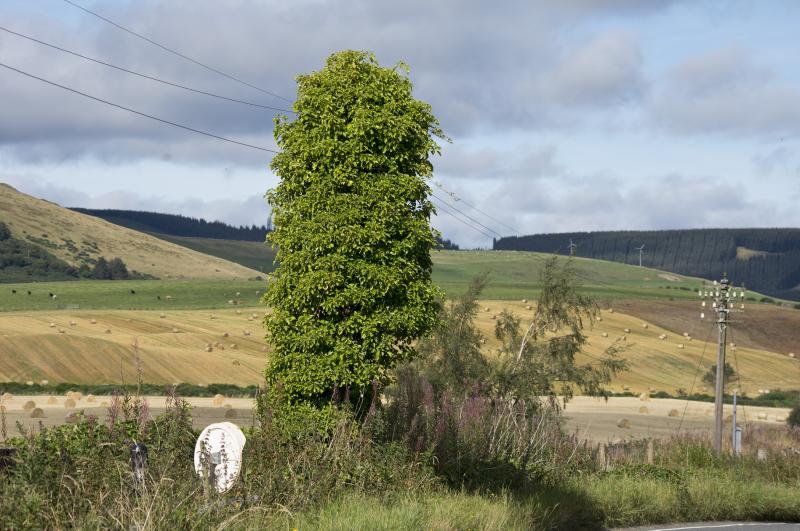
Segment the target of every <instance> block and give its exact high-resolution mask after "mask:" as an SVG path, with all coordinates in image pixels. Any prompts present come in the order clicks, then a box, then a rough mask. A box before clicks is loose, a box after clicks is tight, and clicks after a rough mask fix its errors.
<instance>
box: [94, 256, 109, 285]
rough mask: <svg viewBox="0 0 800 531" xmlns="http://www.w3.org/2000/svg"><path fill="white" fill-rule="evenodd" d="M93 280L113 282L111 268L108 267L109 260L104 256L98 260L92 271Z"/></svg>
mask: <svg viewBox="0 0 800 531" xmlns="http://www.w3.org/2000/svg"><path fill="white" fill-rule="evenodd" d="M92 278H94V279H97V280H111V268H110V267H109V265H108V260H106V259H105V258H103V257H102V256H101V257H100V258H98V259H97V262H96V263H95V264H94V268H93V269H92Z"/></svg>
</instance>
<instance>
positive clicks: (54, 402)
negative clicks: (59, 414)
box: [47, 396, 58, 406]
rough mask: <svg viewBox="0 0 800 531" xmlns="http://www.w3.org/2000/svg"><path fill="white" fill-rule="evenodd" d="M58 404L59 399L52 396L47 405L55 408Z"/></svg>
mask: <svg viewBox="0 0 800 531" xmlns="http://www.w3.org/2000/svg"><path fill="white" fill-rule="evenodd" d="M56 404H58V399H57V398H56V397H54V396H51V397H49V398H48V399H47V405H48V406H54V405H56Z"/></svg>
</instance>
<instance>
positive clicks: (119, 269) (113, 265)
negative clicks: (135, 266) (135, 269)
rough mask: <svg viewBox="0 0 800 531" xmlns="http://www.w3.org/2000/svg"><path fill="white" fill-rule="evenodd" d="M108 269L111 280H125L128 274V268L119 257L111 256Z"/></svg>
mask: <svg viewBox="0 0 800 531" xmlns="http://www.w3.org/2000/svg"><path fill="white" fill-rule="evenodd" d="M108 269H109V273H110V276H111V279H112V280H125V279H127V278H129V276H130V275H129V274H128V268H127V267H126V266H125V262H123V261H122V259H121V258H113V259H112V260H111V261H110V262H109V263H108Z"/></svg>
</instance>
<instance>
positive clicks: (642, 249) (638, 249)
mask: <svg viewBox="0 0 800 531" xmlns="http://www.w3.org/2000/svg"><path fill="white" fill-rule="evenodd" d="M635 249H636V250H637V251H639V267H642V251H644V244H642V246H641V247H635Z"/></svg>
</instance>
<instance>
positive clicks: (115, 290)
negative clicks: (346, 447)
mask: <svg viewBox="0 0 800 531" xmlns="http://www.w3.org/2000/svg"><path fill="white" fill-rule="evenodd" d="M222 241H226V240H222ZM240 243H243V244H247V245H246V246H245V247H246V248H247V249H249V250H250V251H252V249H251V247H252V246H251V245H250V244H251V243H252V242H240ZM255 245H261V244H255ZM548 256H549V255H543V254H538V253H526V252H515V251H437V252H435V253H434V255H433V258H434V264H435V265H434V271H433V280H434V282H435V283H436V284H437V285H439V286H441V287H442V288H443V289H444V290H445V292H446V293H447V294H448V295H450V296H453V295H458V294H459V293H461V292H462V291H464V290H465V289H466V287H467V286H468V285H469V283H470V282H471V280H472V279H473V278H475V276H476V275H478V274H480V273H482V272H488V273H489V284H488V286H487V288H486V290H485V292H484V294H483V297H484V298H487V299H497V300H514V299H522V298H529V299H533V298H535V297H536V295H537V293H538V285H539V274H540V271H541V269H542V267H543V263H544V261H545V260H546V259H547V258H548ZM575 263H576V266H577V267H576V268H577V271H578V274H579V275H580V277H581V280H582V282H583V283H584V286H585V289H584V291H586V292H587V293H590V294H591V295H593V296H595V297H596V298H598V299H599V300H614V299H647V298H654V299H663V300H669V299H677V300H682V299H686V300H693V299H696V298H697V296H696V294H695V292H694V291H691V290H692V289H694V288H697V287H698V286H700V285H701V282H702V281H701V280H699V279H692V278H688V277H681V276H679V275H673V274H671V273H663V272H660V271H655V270H652V269H646V268H638V267H634V266H629V265H624V264H617V263H613V262H603V261H599V260H588V259H580V258H577V259H575ZM263 288H264V282H262V281H247V280H244V279H243V280H192V281H187V280H149V281H113V282H109V281H89V280H86V281H76V282H56V283H50V282H34V283H21V284H4V285H2V286H0V311H19V310H54V309H58V308H63V307H64V306H66V305H77V306H79V307H80V308H81V309H95V310H99V309H145V310H155V309H165V308H170V309H209V308H224V307H226V306H227V305H228V301H229V300H231V299H232V298H236V296H235V294H236V292H240V293H241V296H240V297H238V298H239V299H241V305H243V306H257V305H258V304H259V301H260V297H259V296H256V295H254V293H255V291H256V290H262V291H263ZM667 288H669V289H667ZM131 289H133V290H134V291H136V294H135V295H133V294H131V293H130V290H131ZM13 290H16V292H17V293H16V294H14V293H12V292H13ZM28 291H31V295H28V294H27V292H28ZM49 293H55V294H56V295H57V296H58V297H57V299H56V300H52V299H51V298H49V296H48V295H49ZM167 295H170V296H171V297H172V300H170V301H167V300H166V299H165V297H166V296H167ZM158 296H161V297H162V299H161V300H158V298H157V297H158Z"/></svg>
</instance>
